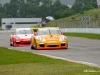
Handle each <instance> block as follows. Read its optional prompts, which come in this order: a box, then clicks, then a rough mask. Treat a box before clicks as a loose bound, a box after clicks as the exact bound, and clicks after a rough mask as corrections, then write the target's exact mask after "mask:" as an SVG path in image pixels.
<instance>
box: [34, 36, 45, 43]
mask: <svg viewBox="0 0 100 75" xmlns="http://www.w3.org/2000/svg"><path fill="white" fill-rule="evenodd" d="M36 39H37V40H39V41H40V42H45V41H46V40H45V39H43V38H42V37H40V36H38V37H36Z"/></svg>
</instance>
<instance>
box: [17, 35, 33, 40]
mask: <svg viewBox="0 0 100 75" xmlns="http://www.w3.org/2000/svg"><path fill="white" fill-rule="evenodd" d="M16 36H18V37H19V38H21V39H28V38H31V36H32V34H19V35H16Z"/></svg>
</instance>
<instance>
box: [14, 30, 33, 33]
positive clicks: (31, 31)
mask: <svg viewBox="0 0 100 75" xmlns="http://www.w3.org/2000/svg"><path fill="white" fill-rule="evenodd" d="M16 34H33V30H17V31H16Z"/></svg>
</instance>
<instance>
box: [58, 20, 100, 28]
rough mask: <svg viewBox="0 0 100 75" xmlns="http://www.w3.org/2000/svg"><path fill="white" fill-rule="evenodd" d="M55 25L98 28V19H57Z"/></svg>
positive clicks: (99, 23) (99, 21)
mask: <svg viewBox="0 0 100 75" xmlns="http://www.w3.org/2000/svg"><path fill="white" fill-rule="evenodd" d="M56 26H58V27H60V28H100V19H92V20H89V21H82V20H70V21H68V20H58V21H56Z"/></svg>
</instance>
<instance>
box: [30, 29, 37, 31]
mask: <svg viewBox="0 0 100 75" xmlns="http://www.w3.org/2000/svg"><path fill="white" fill-rule="evenodd" d="M30 29H31V30H34V31H37V30H38V28H30Z"/></svg>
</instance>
